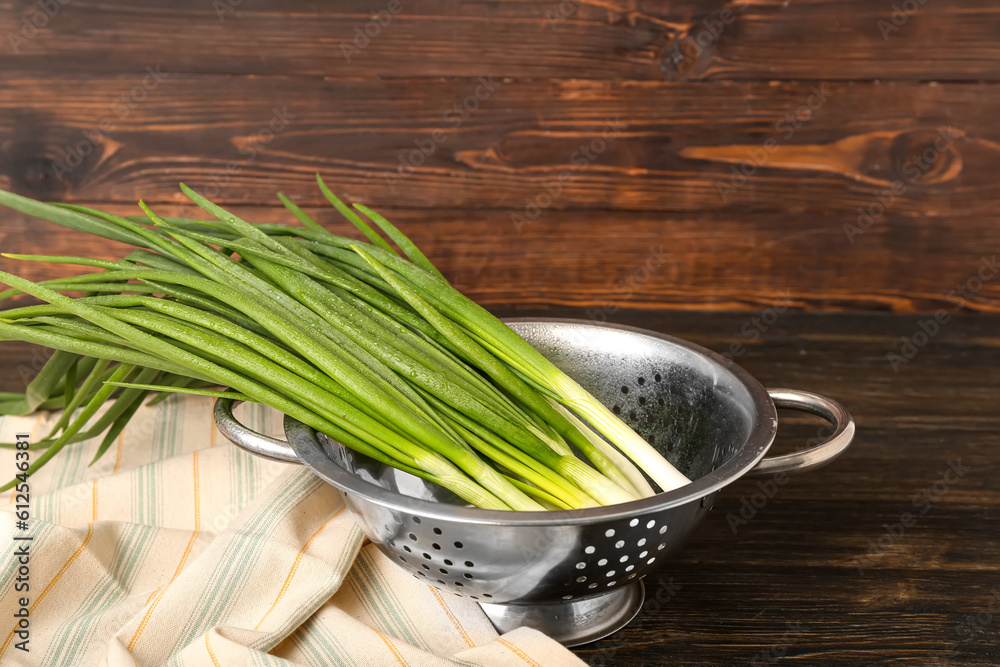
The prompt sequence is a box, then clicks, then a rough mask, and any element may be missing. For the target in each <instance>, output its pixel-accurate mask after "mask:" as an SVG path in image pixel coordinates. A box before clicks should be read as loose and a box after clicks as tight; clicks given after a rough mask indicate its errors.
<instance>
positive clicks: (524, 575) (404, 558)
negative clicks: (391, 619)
mask: <svg viewBox="0 0 1000 667" xmlns="http://www.w3.org/2000/svg"><path fill="white" fill-rule="evenodd" d="M507 323H508V324H509V325H510V326H511V328H512V329H514V330H515V331H516V332H517V333H518V334H520V335H521V336H522V337H523V338H525V339H526V340H527V341H528V342H529V343H531V344H532V345H533V346H534V347H535V348H537V349H538V350H539V351H540V352H541V353H542V354H544V355H545V356H546V357H548V358H549V359H550V360H552V362H553V363H555V364H556V365H557V366H559V367H560V368H561V369H563V370H564V371H565V372H566V373H568V374H569V375H570V376H572V377H573V378H574V379H576V380H577V382H579V383H580V384H581V385H583V386H584V387H585V388H586V389H587V390H588V391H590V392H591V393H592V394H593V395H594V396H595V397H596V398H597V399H598V400H600V401H601V402H603V403H604V404H605V405H609V406H611V407H612V409H613V410H614V412H615V413H617V414H619V415H620V416H621V418H622V419H623V420H624V421H626V422H627V423H628V424H629V425H630V426H632V427H633V428H634V429H635V430H636V431H638V433H639V434H640V435H642V436H643V437H644V438H645V439H646V440H647V441H648V442H649V443H651V444H652V445H654V446H655V447H656V448H657V449H658V450H659V451H660V452H661V453H662V454H663V455H664V456H666V457H667V459H669V460H670V462H671V463H673V464H674V465H675V466H676V467H677V468H678V469H680V470H681V471H682V472H683V473H685V474H686V475H687V476H688V477H689V478H690V479H692V480H694V481H693V482H692V483H691V484H689V485H687V486H685V487H682V488H679V489H676V490H674V491H671V492H669V493H663V494H659V495H657V496H654V497H652V498H646V499H643V500H637V501H634V502H630V503H623V504H620V505H614V506H610V507H599V508H593V509H585V510H573V511H554V512H505V511H496V510H480V509H476V508H472V507H469V506H467V505H465V504H464V502H463V501H461V500H460V499H458V498H457V497H456V496H454V495H452V494H450V493H449V492H447V491H445V490H444V489H441V488H440V487H438V486H436V485H434V484H429V483H427V482H424V481H423V480H421V479H418V478H416V477H413V476H412V475H409V474H406V473H403V472H400V471H398V470H395V469H393V468H389V467H387V466H384V465H382V464H379V463H377V462H375V461H373V460H371V459H369V458H368V457H366V456H363V455H359V454H355V453H354V452H352V451H351V450H349V449H347V448H346V447H344V446H342V445H340V444H339V443H337V442H335V441H333V440H331V439H330V438H328V437H326V436H325V435H322V434H317V433H316V432H315V431H314V430H312V429H311V428H309V427H307V426H305V425H303V424H301V423H300V422H297V421H295V420H293V419H290V418H288V417H286V419H285V435H286V437H287V442H284V441H281V440H277V439H274V438H269V437H267V436H263V435H260V434H257V433H255V432H253V431H250V430H249V429H247V428H246V427H244V426H242V425H241V424H239V422H237V421H236V419H235V418H234V417H233V413H232V409H233V405H234V404H233V402H232V401H229V400H221V399H220V400H219V401H218V403H217V404H216V422H217V423H218V425H219V428H220V429H221V430H222V432H223V433H225V434H226V436H227V437H228V438H229V439H230V440H232V441H233V442H234V443H235V444H237V445H239V446H240V447H242V448H244V449H246V450H248V451H250V452H253V453H255V454H258V455H260V456H264V457H267V458H272V459H277V460H282V461H289V462H296V463H304V464H305V465H307V466H309V467H310V468H311V469H312V470H313V472H315V473H316V474H317V475H319V476H320V477H321V478H323V479H324V480H326V481H327V482H329V483H330V484H332V485H334V486H335V487H337V488H338V489H340V490H341V492H342V493H343V494H344V499H345V502H346V504H347V506H348V507H349V508H350V510H351V511H352V512H353V513H354V516H355V519H356V521H357V523H358V525H359V526H360V527H361V528H362V529H363V530H364V532H365V534H366V535H367V536H368V538H369V539H370V540H371V541H372V542H373V543H375V544H376V545H378V548H379V549H380V550H381V551H382V552H383V553H384V554H385V555H387V556H388V557H389V558H391V559H392V560H393V561H394V562H395V563H396V564H397V565H399V566H400V567H402V568H404V569H406V570H408V571H409V572H410V573H412V575H413V576H414V577H417V578H419V579H421V580H423V581H426V582H427V583H428V584H430V585H431V586H435V587H437V588H439V589H441V590H443V591H447V592H449V593H453V594H455V595H459V596H463V597H469V598H472V599H473V600H477V601H478V602H479V604H480V605H482V607H483V609H484V610H485V612H486V614H487V615H488V616H489V618H490V620H491V621H492V622H493V624H494V625H495V626H496V627H497V629H498V630H500V631H501V632H506V631H508V630H511V629H513V628H515V627H518V626H521V625H528V626H531V627H534V628H537V629H539V630H541V631H542V632H545V633H546V634H548V635H550V636H552V637H554V638H555V639H557V640H559V641H560V642H562V643H563V644H565V645H567V646H576V645H579V644H584V643H587V642H591V641H594V640H597V639H600V638H601V637H605V636H607V635H609V634H611V633H612V632H614V631H616V630H618V629H619V628H621V627H623V626H624V625H626V624H627V623H628V622H629V621H630V620H632V618H633V617H634V616H635V614H636V613H638V611H639V609H640V608H641V606H642V602H643V597H644V592H643V587H642V583H641V580H642V578H643V577H645V576H646V575H647V574H649V573H650V572H651V571H653V570H654V569H656V568H659V567H660V566H661V565H662V564H663V563H664V562H665V561H666V560H667V558H668V557H669V556H670V554H671V553H673V552H674V551H676V550H677V549H678V548H679V547H680V546H681V545H682V544H683V543H684V541H685V540H686V539H687V537H688V535H690V534H691V532H692V531H693V530H694V529H695V527H696V526H697V525H698V523H699V522H700V521H701V520H702V519H703V518H704V516H705V514H706V513H707V512H708V511H709V510H710V509H711V508H712V503H713V501H714V499H715V495H716V494H717V493H718V492H719V490H720V489H722V487H724V486H726V485H727V484H731V483H732V482H734V481H736V480H737V479H739V478H740V477H744V476H753V477H761V476H769V475H773V474H777V473H786V474H793V473H798V472H803V471H806V470H811V469H814V468H818V467H820V466H823V465H826V464H827V463H829V462H830V461H832V460H833V459H835V458H836V457H837V456H839V455H840V454H841V453H842V452H843V451H844V450H845V449H847V447H848V446H849V445H850V443H851V440H852V438H853V437H854V421H853V420H852V418H851V416H850V414H848V412H847V411H846V410H845V409H844V408H843V406H841V405H840V404H839V403H837V402H835V401H832V400H830V399H828V398H825V397H823V396H819V395H817V394H811V393H808V392H803V391H794V390H788V389H771V390H765V389H764V388H763V387H762V386H761V385H760V384H759V383H758V382H757V381H756V380H754V379H753V377H751V376H750V375H749V374H748V373H747V372H746V371H744V370H743V369H741V368H740V367H739V366H737V365H736V364H734V363H732V362H730V361H728V360H727V359H725V358H724V357H721V356H719V355H717V354H715V353H713V352H710V351H708V350H705V349H703V348H701V347H699V346H697V345H693V344H691V343H688V342H685V341H682V340H678V339H676V338H671V337H670V336H665V335H662V334H658V333H653V332H649V331H643V330H641V329H635V328H631V327H623V326H614V325H605V324H593V323H587V322H580V321H574V320H554V319H531V320H527V319H519V320H508V322H507ZM776 406H777V407H782V408H792V409H797V410H802V411H806V412H810V413H813V414H816V415H819V416H821V417H823V418H825V419H826V420H828V421H829V422H830V423H831V424H832V425H833V429H834V433H833V435H832V436H830V438H829V439H828V440H826V441H825V442H823V443H821V444H819V445H817V446H815V447H813V448H811V449H808V450H805V451H802V452H797V453H794V454H789V455H786V456H779V457H772V458H768V459H764V455H765V454H766V453H767V450H768V448H769V447H770V446H771V443H772V441H773V440H774V435H775V431H776V429H777V425H778V422H777V414H776V409H775V408H776Z"/></svg>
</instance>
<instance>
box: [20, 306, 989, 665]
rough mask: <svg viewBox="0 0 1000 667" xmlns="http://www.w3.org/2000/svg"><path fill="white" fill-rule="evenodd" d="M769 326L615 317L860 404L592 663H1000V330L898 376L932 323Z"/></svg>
mask: <svg viewBox="0 0 1000 667" xmlns="http://www.w3.org/2000/svg"><path fill="white" fill-rule="evenodd" d="M500 314H502V315H510V316H514V315H545V316H567V317H584V313H582V312H580V311H574V310H544V311H503V312H502V313H500ZM762 316H763V313H741V312H733V313H719V312H714V313H696V312H691V313H676V312H638V311H621V312H619V313H616V314H615V317H613V318H612V319H613V320H614V321H616V322H620V323H623V324H631V325H634V326H641V327H646V328H649V329H653V330H656V331H662V332H665V333H669V334H671V335H675V336H679V337H682V338H686V339H688V340H691V341H695V342H697V343H700V344H702V345H704V346H706V347H708V348H710V349H713V350H716V351H718V352H725V351H727V350H730V349H731V347H732V345H733V344H734V343H743V344H744V348H742V350H743V352H742V354H740V355H738V356H737V361H738V362H739V363H740V364H741V365H743V366H744V367H745V368H746V369H747V370H749V371H750V372H751V373H752V374H753V375H754V376H755V377H756V378H757V379H758V380H760V381H761V382H762V383H763V384H764V385H765V386H769V387H792V388H799V389H807V390H811V391H815V392H819V393H822V394H826V395H828V396H830V397H833V398H836V399H838V400H840V401H841V402H843V403H844V404H845V405H846V406H847V407H848V409H849V410H851V412H852V413H853V415H854V417H855V419H856V420H857V424H858V432H857V438H856V440H855V442H854V444H853V445H852V446H851V448H850V449H849V450H848V451H847V452H846V453H845V454H844V455H843V456H842V457H841V458H840V459H838V460H837V461H836V462H834V463H833V464H831V465H830V466H829V467H827V468H825V469H821V470H818V471H814V472H811V473H806V474H803V475H802V476H800V477H793V478H789V480H788V481H787V483H785V484H783V485H781V486H780V487H777V488H770V489H768V488H766V485H765V488H763V490H762V489H761V487H759V486H758V484H759V482H758V481H756V480H753V481H751V480H746V481H738V482H736V483H735V484H733V485H732V486H730V487H728V488H727V489H725V490H724V491H723V492H722V493H721V494H720V495H719V497H718V500H717V502H716V505H715V507H714V509H713V511H712V512H711V513H710V514H709V516H708V518H707V520H706V521H705V523H704V524H703V525H702V526H701V527H700V529H699V530H698V532H697V533H696V534H695V536H694V537H693V538H692V540H691V541H690V542H689V544H688V545H687V547H685V548H684V549H683V550H682V551H681V552H680V553H679V554H678V555H677V556H676V557H674V559H673V560H672V561H670V562H669V563H668V565H666V566H665V567H664V569H663V570H661V571H660V572H659V573H658V574H657V575H652V576H650V577H649V578H647V580H646V586H647V589H646V590H647V602H646V606H645V607H644V609H643V611H642V612H641V613H640V615H639V616H638V617H637V618H636V619H635V620H634V621H633V622H632V623H631V624H630V625H629V626H628V627H627V628H626V629H624V630H622V631H620V632H618V633H617V634H615V635H613V636H612V637H610V638H608V639H605V640H603V641H600V642H597V643H594V644H591V645H588V646H584V647H580V648H578V649H576V652H577V654H578V655H579V656H580V657H581V658H582V659H583V660H585V661H587V662H589V663H590V664H591V665H595V666H597V665H629V666H630V667H640V666H641V665H650V666H652V665H730V664H733V665H744V664H751V665H768V664H774V663H775V662H777V661H778V659H779V658H782V659H783V663H787V664H804V665H847V664H851V665H870V664H880V663H883V662H887V661H900V662H903V663H904V664H915V665H932V664H954V665H962V664H969V665H996V664H1000V648H998V647H1000V455H998V448H997V445H998V442H997V440H998V438H997V432H998V430H1000V411H998V409H997V406H998V404H1000V374H998V373H997V372H996V369H997V368H998V367H1000V335H998V333H1000V317H998V316H994V315H981V316H971V315H964V316H963V315H958V316H956V317H955V318H954V319H952V320H951V321H949V322H947V323H946V324H944V325H943V326H941V327H940V330H939V331H938V332H937V333H936V335H935V336H933V337H932V338H930V340H929V341H928V342H927V343H926V345H924V346H923V347H922V348H920V349H919V351H918V352H917V354H915V355H913V356H912V358H911V359H910V360H908V361H907V362H906V363H905V364H902V365H901V366H899V370H898V372H896V371H894V370H893V368H892V366H891V365H890V363H889V361H887V358H886V355H887V353H889V352H892V351H893V350H898V348H899V346H900V345H901V344H902V342H901V338H902V337H904V336H906V337H912V336H913V334H914V333H915V332H917V331H919V330H920V322H922V321H926V320H927V317H926V316H905V315H885V314H865V315H849V314H806V313H793V312H790V311H789V312H786V313H782V314H780V315H778V317H777V319H776V321H775V320H773V318H772V317H770V316H767V318H766V319H768V320H772V324H771V325H770V326H765V327H763V328H766V331H764V332H763V334H762V335H761V336H760V339H759V340H757V341H751V340H750V338H751V337H752V336H746V335H744V333H742V332H743V331H744V327H745V326H746V325H747V324H748V323H749V324H750V327H751V331H753V330H756V331H758V332H759V331H761V328H762V326H758V325H756V324H754V323H753V318H755V317H756V318H758V319H757V322H758V323H761V324H762V320H761V319H760V318H761V317H762ZM918 340H922V339H920V338H919V337H918ZM4 349H5V351H6V352H8V354H5V355H4V356H3V357H2V361H0V378H2V382H0V390H3V389H5V388H6V389H8V390H13V389H16V388H18V387H19V386H21V385H20V378H19V373H18V367H19V365H26V366H30V364H31V357H30V354H29V350H28V348H27V347H24V346H17V345H6V344H5V348H4ZM740 349H741V348H737V350H740ZM779 419H780V424H781V425H780V427H779V434H778V439H777V442H776V444H775V445H774V448H773V449H772V452H785V451H791V450H792V449H795V448H797V447H799V448H800V447H802V446H803V445H804V444H805V443H806V442H807V441H808V440H809V439H810V438H815V437H816V436H817V435H818V434H821V433H820V429H821V425H822V422H821V421H820V420H818V419H815V418H812V417H806V416H802V415H798V414H796V413H786V412H782V413H781V414H780V415H779ZM760 483H766V480H764V481H762V482H760ZM766 496H769V497H766ZM744 501H745V502H746V503H747V504H748V506H744ZM754 505H757V506H759V507H753V506H754ZM751 507H752V509H751ZM741 512H742V516H741Z"/></svg>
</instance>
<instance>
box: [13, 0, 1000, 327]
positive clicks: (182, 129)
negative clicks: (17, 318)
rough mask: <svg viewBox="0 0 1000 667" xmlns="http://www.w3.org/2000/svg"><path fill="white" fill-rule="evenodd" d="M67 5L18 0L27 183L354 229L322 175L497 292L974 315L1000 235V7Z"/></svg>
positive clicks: (994, 304)
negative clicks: (960, 301) (982, 272)
mask: <svg viewBox="0 0 1000 667" xmlns="http://www.w3.org/2000/svg"><path fill="white" fill-rule="evenodd" d="M62 1H63V4H60V0H46V2H47V3H48V4H47V5H46V2H42V3H41V4H36V3H35V2H26V1H25V2H20V1H15V0H0V26H2V30H0V35H3V34H5V35H6V36H5V37H4V38H3V39H2V40H0V187H3V188H6V189H11V190H14V191H16V192H19V193H22V194H26V195H30V196H34V197H40V198H46V199H57V200H62V201H72V202H79V203H87V204H93V205H100V206H103V207H107V208H108V209H110V210H114V211H117V212H124V211H133V210H135V207H134V203H135V201H136V200H137V199H138V198H140V197H141V198H144V199H145V200H146V201H147V202H150V203H151V204H155V205H156V207H157V209H158V210H160V211H161V212H163V213H176V212H178V211H181V210H183V209H184V200H183V198H182V197H181V196H180V193H179V192H178V190H177V183H178V182H179V181H184V182H186V183H187V184H189V185H191V186H192V187H195V188H196V189H199V190H201V191H203V192H204V193H206V194H208V195H210V196H212V197H214V198H215V199H217V200H218V201H219V202H220V203H224V204H226V205H228V206H231V207H233V208H234V210H236V211H238V212H239V213H241V214H243V215H245V217H247V218H248V219H252V220H257V221H275V220H287V219H288V216H287V215H286V214H285V213H284V211H283V210H282V209H280V208H279V207H277V206H276V204H277V200H276V199H275V197H274V193H275V192H276V191H278V190H281V191H283V192H285V193H286V194H288V195H289V196H291V197H292V198H293V199H294V200H296V201H297V202H299V203H300V204H301V205H303V206H304V207H305V208H307V209H308V210H309V211H310V212H312V213H315V215H317V217H319V218H320V219H321V220H323V221H324V222H328V223H329V224H330V225H331V226H334V227H337V228H339V229H344V226H343V225H341V224H340V223H339V222H337V221H336V220H335V217H334V216H333V215H331V214H330V212H329V211H328V210H327V209H326V208H323V207H322V204H323V202H322V199H321V197H320V196H319V193H318V191H317V190H316V188H315V185H314V182H313V175H314V173H315V172H317V171H318V172H322V174H323V175H324V177H325V178H326V179H327V181H328V182H329V183H331V184H332V185H333V186H334V187H335V188H336V189H337V190H338V192H339V193H341V194H343V195H344V196H345V197H346V198H349V199H352V200H355V201H360V202H364V203H366V204H369V205H371V206H373V207H374V208H376V209H378V210H380V211H382V212H383V213H385V214H386V215H388V216H389V217H390V218H391V219H393V220H394V221H396V222H397V223H398V224H400V225H401V226H402V227H403V228H404V229H405V230H406V231H407V232H409V233H411V235H412V236H413V238H414V240H416V241H417V242H418V243H419V244H421V245H422V246H423V247H424V249H425V251H426V252H427V254H428V255H429V256H431V257H432V258H433V259H434V260H435V261H437V262H438V263H439V265H440V266H441V268H442V270H444V272H445V273H446V274H447V275H448V276H449V277H451V278H452V279H453V280H454V282H455V283H456V284H457V285H459V286H461V287H462V288H464V289H465V290H466V291H467V292H468V293H469V294H470V296H472V297H473V298H475V299H477V300H479V301H480V302H482V303H484V304H485V305H488V306H491V307H496V308H511V307H521V306H524V307H533V308H538V307H549V306H570V307H574V308H582V309H587V310H591V311H592V312H596V313H599V312H601V311H603V312H610V311H612V310H613V309H614V308H616V307H628V308H647V309H652V308H682V309H701V308H713V309H751V310H752V309H760V308H763V307H767V306H770V305H772V304H773V303H775V302H776V301H777V300H779V299H784V300H785V301H787V302H788V303H790V304H792V305H793V306H794V307H799V308H805V309H817V310H887V311H918V312H919V311H931V310H934V309H936V308H949V309H951V310H954V308H955V303H956V302H955V301H954V300H952V301H949V300H948V292H949V290H951V289H953V287H954V286H955V285H956V283H962V284H965V283H966V281H967V280H968V279H969V278H971V277H973V276H975V275H976V273H977V271H978V270H979V268H980V266H981V262H982V261H983V258H984V257H986V258H987V259H989V258H991V257H992V256H993V254H994V253H995V252H996V250H997V249H998V248H1000V224H998V223H1000V214H998V211H1000V206H998V204H1000V201H998V200H1000V185H998V184H997V171H998V168H1000V127H998V123H997V118H998V116H1000V41H998V39H997V37H998V36H1000V5H997V4H996V3H995V2H991V1H990V0H955V1H952V2H941V1H940V0H905V1H903V0H893V1H890V0H884V1H883V0H879V1H874V0H731V1H730V2H724V1H722V0H681V1H677V2H669V3H664V2H660V1H659V0H614V1H612V2H601V3H598V2H577V1H576V0H564V1H563V2H561V3H560V2H534V1H531V2H528V1H526V0H492V1H490V2H444V1H433V0H432V1H427V2H414V1H413V0H347V1H342V2H336V3H317V2H301V1H300V0H286V1H285V2H276V1H270V2H269V1H267V0H242V1H240V0H214V2H213V1H209V0H174V1H172V2H165V1H164V2H152V1H151V0H146V1H145V2H135V1H132V2H125V1H124V0H94V1H85V0H62ZM46 6H48V10H46V9H45V7H46ZM55 7H58V11H55V10H54V9H53V8H55ZM46 11H48V12H49V13H52V14H53V15H51V16H50V15H49V14H48V13H46ZM373 12H374V13H375V14H374V16H375V18H373ZM36 25H42V27H41V28H35V26H36ZM366 30H367V31H368V33H369V35H371V36H366V35H365V31H366ZM862 213H865V215H862ZM0 248H2V249H3V250H4V251H8V252H9V251H17V252H44V253H74V254H80V253H88V254H94V255H98V256H105V257H114V256H116V255H117V254H118V253H119V252H120V250H119V249H118V248H115V247H114V246H113V245H112V244H109V243H105V242H103V241H94V240H88V239H85V238H81V237H80V236H79V235H76V234H64V233H61V231H60V230H58V229H56V228H54V227H52V226H50V225H48V224H46V223H39V222H37V221H32V220H29V219H27V218H25V217H23V216H20V215H18V214H14V213H11V212H8V211H3V212H0ZM0 268H2V269H4V270H12V269H13V270H15V271H16V272H18V273H21V274H23V275H27V276H29V277H33V278H42V277H49V276H53V275H59V274H64V273H66V272H67V271H68V270H71V269H68V268H67V267H50V266H43V265H24V264H15V263H14V262H11V261H7V260H4V261H2V262H0ZM975 286H976V283H975V282H973V283H972V284H971V285H970V287H975ZM970 296H971V297H972V298H971V299H967V300H966V303H965V304H964V305H963V308H964V309H965V310H969V311H973V310H982V311H987V310H989V311H1000V280H996V281H992V282H991V281H990V280H987V281H985V284H982V286H981V287H979V288H977V289H975V290H974V291H973V293H970Z"/></svg>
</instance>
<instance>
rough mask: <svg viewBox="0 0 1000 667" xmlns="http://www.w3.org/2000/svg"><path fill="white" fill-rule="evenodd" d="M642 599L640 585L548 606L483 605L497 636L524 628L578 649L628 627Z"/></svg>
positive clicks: (644, 594) (642, 587)
mask: <svg viewBox="0 0 1000 667" xmlns="http://www.w3.org/2000/svg"><path fill="white" fill-rule="evenodd" d="M645 599H646V589H645V587H644V586H643V584H642V582H641V581H637V582H636V583H634V584H631V585H629V586H624V587H622V588H618V589H615V590H613V591H611V592H610V593H605V594H603V595H597V596H594V597H590V598H582V599H579V600H563V601H560V602H554V603H549V604H532V605H518V604H483V603H480V604H479V606H480V607H482V608H483V611H485V612H486V616H487V617H489V619H490V622H491V623H493V627H495V628H496V629H497V632H500V633H501V634H503V633H505V632H510V631H511V630H514V629H516V628H520V627H523V626H527V627H529V628H534V629H535V630H538V631H539V632H543V633H545V634H546V635H548V636H549V637H552V638H553V639H555V640H556V641H557V642H559V643H560V644H562V645H563V646H580V645H581V644H589V643H590V642H595V641H597V640H598V639H603V638H604V637H607V636H608V635H610V634H613V633H615V632H617V631H618V630H620V629H622V628H624V627H625V626H626V625H628V624H629V621H631V620H632V619H633V618H635V616H636V614H638V613H639V610H640V609H642V603H643V600H645Z"/></svg>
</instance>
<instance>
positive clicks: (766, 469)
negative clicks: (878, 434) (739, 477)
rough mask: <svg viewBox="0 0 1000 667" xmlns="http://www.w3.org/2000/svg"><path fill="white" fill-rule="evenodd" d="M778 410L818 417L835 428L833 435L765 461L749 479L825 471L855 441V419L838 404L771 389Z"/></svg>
mask: <svg viewBox="0 0 1000 667" xmlns="http://www.w3.org/2000/svg"><path fill="white" fill-rule="evenodd" d="M767 393H768V394H770V396H771V400H772V401H774V405H775V407H778V408H786V409H788V410H799V411H801V412H808V413H810V414H814V415H817V416H819V417H822V418H823V419H825V420H827V421H828V422H830V424H832V425H833V435H831V436H830V437H829V438H827V439H826V440H824V441H823V442H821V443H819V444H818V445H816V446H814V447H810V448H809V449H804V450H802V451H801V452H793V453H791V454H785V455H783V456H772V457H770V458H765V459H762V460H761V461H760V463H758V464H757V466H756V467H755V468H753V469H752V470H751V471H750V472H748V473H747V474H746V475H745V476H746V477H770V476H772V475H775V474H778V473H784V474H786V475H796V474H798V473H800V472H807V471H809V470H815V469H816V468H822V467H823V466H825V465H826V464H827V463H830V462H831V461H833V460H834V459H836V458H837V457H838V456H840V455H841V454H843V453H844V451H845V450H846V449H847V448H848V446H850V444H851V441H852V440H854V418H853V417H851V413H850V412H848V411H847V408H845V407H844V406H843V405H841V404H840V403H838V402H837V401H835V400H833V399H830V398H827V397H826V396H821V395H819V394H813V393H811V392H808V391H800V390H798V389H768V390H767Z"/></svg>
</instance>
